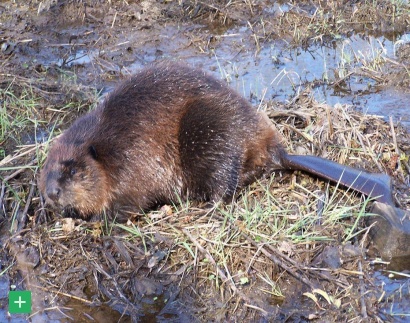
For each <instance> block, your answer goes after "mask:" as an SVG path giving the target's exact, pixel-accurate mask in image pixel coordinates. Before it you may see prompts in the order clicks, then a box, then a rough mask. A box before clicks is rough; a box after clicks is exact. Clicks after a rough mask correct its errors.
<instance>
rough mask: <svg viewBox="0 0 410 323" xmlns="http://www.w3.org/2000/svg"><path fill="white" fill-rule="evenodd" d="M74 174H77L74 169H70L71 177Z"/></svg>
mask: <svg viewBox="0 0 410 323" xmlns="http://www.w3.org/2000/svg"><path fill="white" fill-rule="evenodd" d="M75 173H77V171H76V169H75V168H71V171H70V174H71V176H74V175H75Z"/></svg>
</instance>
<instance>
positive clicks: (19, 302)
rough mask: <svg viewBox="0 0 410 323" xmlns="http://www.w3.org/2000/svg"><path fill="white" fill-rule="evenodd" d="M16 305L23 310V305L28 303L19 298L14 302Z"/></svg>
mask: <svg viewBox="0 0 410 323" xmlns="http://www.w3.org/2000/svg"><path fill="white" fill-rule="evenodd" d="M14 303H15V304H19V308H21V305H22V304H26V301H23V300H21V296H19V300H18V301H14Z"/></svg>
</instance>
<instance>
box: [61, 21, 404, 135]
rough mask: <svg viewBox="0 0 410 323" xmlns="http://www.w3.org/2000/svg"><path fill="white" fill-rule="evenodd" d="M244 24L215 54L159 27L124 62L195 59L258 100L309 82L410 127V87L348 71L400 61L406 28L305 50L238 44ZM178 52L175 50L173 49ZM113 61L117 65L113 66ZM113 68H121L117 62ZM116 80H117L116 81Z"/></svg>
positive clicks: (72, 61)
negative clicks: (340, 81) (156, 35)
mask: <svg viewBox="0 0 410 323" xmlns="http://www.w3.org/2000/svg"><path fill="white" fill-rule="evenodd" d="M245 32H246V27H242V28H235V29H231V30H228V31H227V32H226V33H225V34H223V35H221V36H216V37H219V38H220V39H222V41H221V43H220V44H219V46H218V48H217V49H215V50H214V51H213V53H212V54H211V55H207V56H203V55H193V52H192V49H183V48H184V39H183V38H180V39H176V37H177V35H178V34H180V33H181V31H180V30H178V29H176V28H172V27H166V28H165V30H164V31H163V32H162V33H161V36H160V41H161V45H160V46H153V47H151V48H150V47H146V48H144V52H143V54H142V56H141V57H138V59H136V60H135V61H133V62H128V65H124V67H123V70H124V71H125V72H126V73H134V72H136V71H138V70H139V69H141V68H142V67H143V66H144V65H145V64H146V63H147V62H152V61H155V60H158V59H176V58H178V59H182V60H185V61H187V62H189V63H190V64H192V65H195V66H199V67H202V68H204V69H205V70H208V71H211V72H212V73H213V74H215V75H216V76H217V77H220V78H224V79H226V80H227V81H228V82H229V83H230V85H231V86H232V87H234V88H235V89H236V90H237V91H239V92H240V93H242V94H243V95H244V96H245V97H247V98H249V99H251V100H252V102H253V104H255V105H258V104H259V102H260V100H272V99H273V100H276V101H279V102H284V101H288V100H291V99H292V98H293V97H295V95H297V94H298V93H299V92H300V91H302V90H303V89H304V88H305V87H306V86H307V85H308V84H313V93H314V96H315V98H316V100H318V101H319V102H326V103H327V104H329V105H335V104H337V103H342V104H344V103H345V104H350V105H353V106H355V107H356V108H357V109H359V110H360V111H362V112H363V113H369V114H376V115H380V116H383V117H385V118H386V119H388V117H389V116H392V117H393V120H394V121H395V122H397V121H400V122H401V123H402V124H403V125H404V126H405V127H407V128H408V129H410V110H409V109H407V106H408V102H409V100H410V90H409V91H408V92H407V93H403V92H399V91H397V90H394V89H391V88H390V87H387V86H386V87H384V88H378V87H377V84H376V81H374V80H373V79H371V78H370V77H366V76H365V75H364V76H363V75H362V76H357V75H355V74H353V75H351V76H349V77H347V74H348V73H349V72H350V71H354V70H355V69H360V68H365V69H366V68H374V69H378V68H379V67H380V68H382V69H383V66H382V65H379V62H380V61H383V60H385V59H386V58H387V59H390V60H394V61H396V62H397V61H398V57H397V56H396V50H397V48H398V46H399V45H401V44H403V43H410V34H404V35H402V36H400V37H399V38H397V39H396V40H395V41H392V40H389V39H387V38H385V37H377V38H374V37H371V36H366V37H364V36H359V35H353V36H351V37H350V38H348V39H344V40H339V41H335V42H334V43H333V46H332V47H326V46H319V45H316V46H311V47H309V48H308V49H306V50H303V49H301V48H296V49H289V48H288V47H289V46H287V44H286V43H285V42H283V41H277V42H275V43H273V44H269V45H267V46H265V47H263V48H262V49H261V50H260V51H259V52H258V53H255V51H250V50H248V49H247V48H246V47H245V46H243V45H241V46H238V44H239V43H240V41H241V39H242V37H243V33H245ZM174 54H175V55H174ZM97 57H98V53H97V52H96V51H95V50H90V51H88V52H87V51H85V50H83V49H82V50H79V51H78V52H77V53H75V54H74V55H72V56H70V57H69V58H68V59H67V60H66V61H64V62H63V61H62V60H61V59H60V60H59V61H58V62H57V65H59V66H62V65H63V64H65V65H66V66H67V67H71V66H74V65H86V64H91V63H92V62H93V60H94V59H96V58H97ZM114 67H115V66H114ZM114 70H115V72H120V71H121V69H120V68H119V67H118V68H117V69H115V68H114ZM335 74H338V75H339V78H343V77H346V79H345V82H344V86H343V88H342V89H341V88H333V87H332V86H331V85H328V84H332V83H334V82H335V80H336V78H335ZM112 86H113V85H112Z"/></svg>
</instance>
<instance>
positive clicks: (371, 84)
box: [0, 5, 410, 322]
mask: <svg viewBox="0 0 410 323" xmlns="http://www.w3.org/2000/svg"><path fill="white" fill-rule="evenodd" d="M276 9H277V8H274V10H276ZM281 10H287V6H286V5H282V6H281ZM203 28H204V27H203V26H192V25H189V26H184V25H181V26H177V27H176V26H171V25H170V26H166V27H154V29H155V30H154V31H135V32H133V33H132V34H130V33H128V34H126V35H124V36H123V37H122V39H119V40H118V44H117V45H115V46H112V47H111V48H89V47H87V48H84V47H81V46H79V47H77V48H79V49H78V50H74V49H73V50H70V54H69V55H62V53H63V51H61V50H60V51H58V50H55V48H56V47H54V48H52V47H51V48H47V47H41V48H39V49H38V51H39V52H38V54H36V55H37V56H36V57H27V60H29V59H31V60H35V61H37V62H39V63H41V64H43V65H44V66H46V67H50V66H57V67H58V68H62V69H68V70H71V71H75V73H76V74H77V75H78V76H79V77H80V80H79V82H84V83H91V84H93V78H94V76H96V75H99V74H100V73H101V66H102V65H103V66H105V67H104V68H106V69H110V72H112V73H113V74H115V73H124V74H128V73H133V72H135V71H137V70H138V69H140V68H141V67H142V66H144V65H145V64H147V63H149V62H152V61H154V60H157V59H180V60H184V61H187V62H189V63H191V64H193V65H195V66H199V67H202V68H204V69H206V70H209V71H211V72H212V73H214V74H215V75H217V76H219V77H221V78H223V79H226V80H227V81H228V82H229V83H230V84H231V86H232V87H234V88H236V89H237V90H238V91H239V92H240V93H242V94H243V95H244V96H245V97H247V98H249V99H250V100H251V101H252V102H253V103H254V104H255V106H258V105H259V104H260V102H261V101H263V100H276V101H278V102H285V101H289V100H292V98H294V97H295V95H297V94H298V93H299V92H300V91H303V90H304V89H305V87H306V86H311V87H312V89H313V93H314V95H315V97H316V99H317V100H319V101H323V102H326V103H328V104H330V105H334V104H336V103H348V104H352V105H354V106H355V107H357V108H358V109H360V110H362V111H363V112H364V113H371V114H378V115H381V116H383V117H385V118H388V117H389V116H392V117H393V119H394V121H396V122H397V121H400V122H401V123H402V124H403V125H405V126H406V127H407V128H408V129H410V109H408V102H409V101H410V92H409V91H408V90H407V91H406V90H400V91H397V90H394V89H393V88H392V87H389V86H384V87H380V86H378V85H377V83H376V81H375V80H374V79H372V78H371V77H369V76H363V75H361V76H359V75H355V74H353V75H351V76H350V77H346V79H345V82H344V84H343V87H342V88H340V87H339V88H334V87H332V86H331V84H332V83H333V82H334V81H335V80H336V73H337V74H338V75H339V77H344V76H346V75H347V73H349V72H350V71H353V70H354V69H356V68H361V67H373V65H374V62H375V61H377V60H378V59H382V60H383V59H384V60H386V59H389V60H392V61H397V60H398V57H397V48H398V47H399V45H400V44H402V43H409V42H410V34H404V35H400V36H397V37H396V38H394V39H387V38H385V37H383V36H381V37H372V36H360V35H352V36H351V37H350V38H346V39H340V40H337V41H334V42H333V43H332V44H331V45H329V46H319V45H313V46H311V47H309V48H307V49H301V48H296V49H295V48H291V46H289V44H288V43H287V42H286V41H284V40H279V41H275V42H271V43H267V44H263V45H261V47H260V48H257V46H255V45H254V44H252V45H251V44H249V39H246V37H248V36H249V29H248V28H247V27H235V28H232V29H228V30H223V31H222V32H219V34H218V35H213V36H211V35H210V36H209V42H210V44H211V45H210V46H209V48H210V50H208V49H207V50H203V48H201V45H200V44H198V46H197V47H195V45H194V46H192V43H190V41H191V39H190V38H189V37H188V36H187V35H188V34H189V33H191V32H193V31H194V30H200V29H203ZM71 32H72V31H70V33H71ZM152 32H154V33H155V35H156V36H155V37H153V39H152V41H149V40H151V39H149V38H150V37H152V35H151V33H152ZM67 33H68V32H67ZM62 34H64V31H62ZM137 44H142V45H137ZM130 46H131V47H133V48H132V50H131V51H128V48H129V47H130ZM73 48H75V47H73ZM64 52H65V53H66V52H67V51H64ZM30 53H31V54H30V55H32V53H33V52H30ZM20 54H21V56H22V57H23V56H24V53H23V52H21V53H20ZM120 55H124V56H123V57H122V58H121V59H119V60H116V59H115V57H118V56H120ZM107 57H110V58H112V60H111V61H110V62H109V64H108V63H107ZM23 61H24V59H23ZM376 65H377V64H376ZM374 68H376V69H377V68H379V67H378V66H375V67H374ZM343 73H345V74H343ZM115 81H116V77H113V78H112V82H109V81H105V82H104V81H103V82H96V84H97V86H99V87H105V88H106V90H107V91H108V90H109V89H110V88H112V86H113V84H114V83H115ZM406 269H407V270H408V269H409V267H406V268H400V269H399V268H398V267H395V268H389V270H406ZM376 277H377V278H378V283H379V284H384V285H386V286H388V287H389V288H388V295H387V296H386V297H391V299H392V304H394V305H393V307H392V308H391V309H388V308H386V309H385V311H386V314H391V313H408V312H409V308H408V307H409V305H408V304H409V296H408V295H409V280H408V279H406V278H396V277H394V278H389V272H387V271H379V272H377V273H376ZM0 278H1V279H0V308H1V309H5V308H7V305H6V302H7V296H6V295H4V293H3V294H2V293H1V291H2V290H9V288H10V286H9V285H10V283H9V280H8V278H6V277H5V276H0ZM66 305H67V306H69V307H72V308H75V311H74V312H75V313H76V314H75V315H74V316H73V319H74V320H75V321H81V320H82V312H87V313H89V315H92V316H93V317H94V319H95V320H98V321H99V322H104V321H106V322H111V321H117V320H119V319H120V317H119V315H118V313H117V312H115V311H110V308H106V307H104V308H103V307H101V308H99V309H98V310H97V311H95V312H92V311H91V312H90V309H89V307H88V306H84V305H83V304H77V303H75V302H72V303H69V304H66ZM389 311H390V312H389ZM158 312H159V311H158ZM148 313H149V311H147V318H148V317H149V318H150V319H152V320H153V321H154V319H153V318H152V315H150V316H148ZM101 314H102V316H101ZM50 315H51V316H48V314H41V315H36V316H34V317H33V321H36V322H40V321H55V322H63V321H71V320H70V319H67V318H66V317H65V316H62V315H61V316H58V315H57V314H56V313H55V312H54V313H53V314H50ZM53 315H56V316H53ZM76 315H78V316H76ZM84 319H85V318H84ZM123 319H124V321H127V320H129V318H123ZM400 319H402V318H400ZM27 320H28V319H27V317H25V316H22V317H16V316H13V320H12V321H13V322H26V321H27ZM3 321H4V322H7V321H10V317H9V316H8V315H7V313H6V311H5V310H0V322H3ZM403 322H404V321H403Z"/></svg>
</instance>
